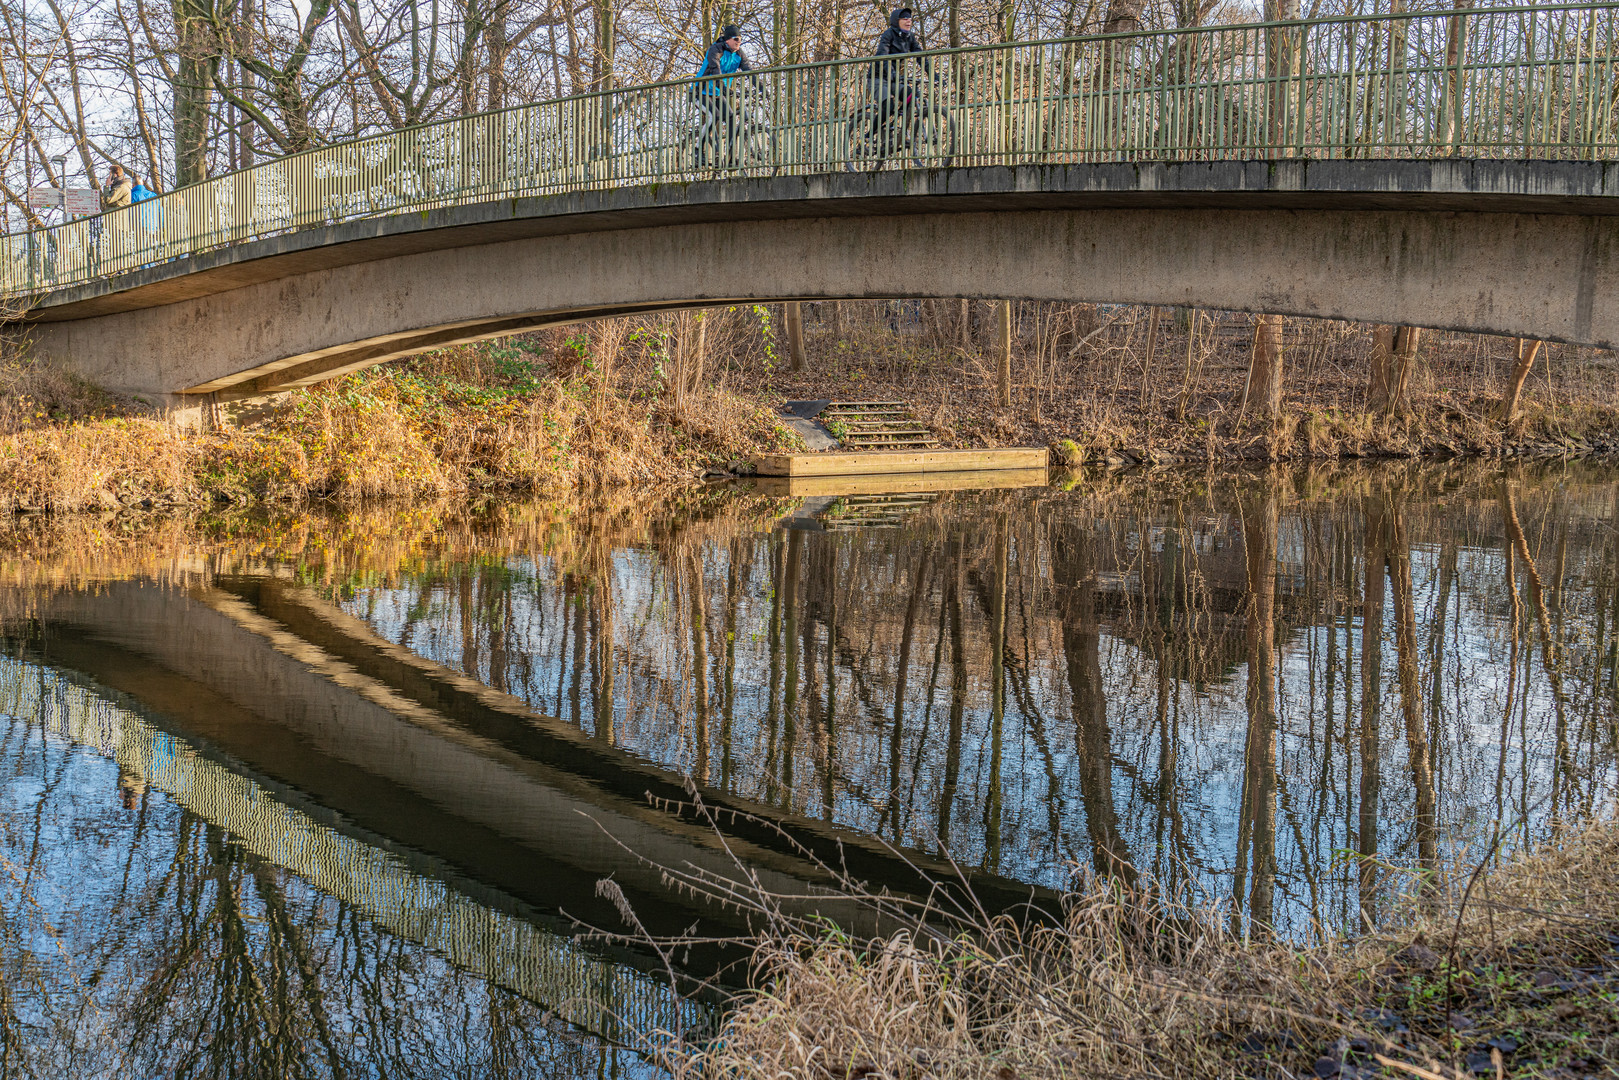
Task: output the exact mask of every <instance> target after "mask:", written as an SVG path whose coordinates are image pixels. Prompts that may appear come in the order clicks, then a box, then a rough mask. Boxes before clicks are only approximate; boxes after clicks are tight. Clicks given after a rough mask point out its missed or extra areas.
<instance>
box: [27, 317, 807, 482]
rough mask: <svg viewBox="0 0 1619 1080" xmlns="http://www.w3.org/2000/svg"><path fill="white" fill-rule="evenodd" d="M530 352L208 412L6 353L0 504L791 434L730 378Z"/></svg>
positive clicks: (499, 478)
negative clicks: (239, 410)
mask: <svg viewBox="0 0 1619 1080" xmlns="http://www.w3.org/2000/svg"><path fill="white" fill-rule="evenodd" d="M615 347H616V346H615ZM506 351H507V352H511V351H514V350H506ZM519 355H520V356H521V357H523V359H521V360H519V361H510V360H508V361H507V365H508V366H507V368H506V369H505V370H499V369H494V368H492V367H491V365H490V364H489V363H488V351H487V350H479V349H471V348H467V349H454V350H446V351H445V352H442V353H439V354H436V355H434V356H431V357H427V358H423V359H420V360H416V361H411V362H406V363H402V364H394V365H387V366H384V367H380V368H376V369H372V370H370V371H366V372H361V373H359V374H356V375H352V376H349V377H347V378H345V379H341V380H336V381H334V382H332V383H328V384H323V385H320V386H317V387H314V388H311V389H310V390H307V391H303V392H299V393H295V394H290V395H287V396H286V397H285V398H283V399H281V400H280V401H279V402H277V403H276V404H275V406H273V407H272V408H271V409H270V410H269V411H268V412H267V413H261V414H259V415H258V416H257V417H256V418H255V420H254V422H252V423H250V424H242V425H240V426H236V425H232V426H227V427H225V428H223V429H214V430H187V429H183V428H180V427H178V426H176V425H174V424H172V423H169V422H166V421H164V420H159V419H152V418H149V417H143V416H140V415H132V414H129V413H127V412H126V413H123V414H119V413H118V412H117V409H116V407H115V405H113V404H111V403H110V402H109V400H108V399H106V398H105V395H101V396H99V397H98V396H97V392H96V391H95V390H94V388H91V387H87V386H85V385H84V384H82V383H79V382H76V381H75V380H73V379H71V378H70V377H68V376H65V375H63V374H61V373H60V372H54V373H53V372H51V371H49V370H47V369H40V368H36V367H34V366H32V365H29V364H27V363H25V362H22V361H17V360H13V361H11V362H8V363H6V364H4V365H0V421H3V423H0V513H10V512H15V511H19V510H20V511H52V512H62V511H83V510H101V509H117V508H119V507H124V506H131V505H138V506H150V505H153V504H165V505H171V504H182V503H203V502H210V501H220V502H233V503H239V502H294V503H301V502H304V501H307V500H310V499H323V500H333V501H337V502H343V503H350V504H352V503H357V502H364V501H368V500H374V499H381V498H405V497H409V498H423V497H426V498H443V497H450V496H464V495H469V494H475V493H479V492H504V493H528V492H547V491H549V492H560V491H565V490H572V489H578V488H585V489H590V488H600V487H604V486H610V485H617V486H623V485H631V486H640V487H643V488H644V487H646V486H647V485H656V484H662V483H668V482H670V481H673V480H677V479H680V480H691V479H694V478H695V477H696V476H698V475H699V474H700V473H701V472H702V471H703V469H704V468H706V467H710V466H713V465H716V464H718V465H723V464H725V463H727V462H731V461H734V460H737V459H742V458H746V457H747V456H748V455H749V454H750V453H752V452H754V451H755V450H758V449H761V448H777V447H780V446H782V445H785V443H784V441H783V440H785V439H787V438H789V436H788V433H787V432H786V431H785V430H784V429H782V428H780V427H779V426H778V425H777V423H776V421H775V418H774V417H773V415H772V414H771V413H770V411H769V410H768V408H766V407H765V406H763V405H762V404H761V403H760V402H758V401H757V400H753V399H749V398H745V397H743V396H741V395H739V394H736V393H733V392H730V391H727V390H724V389H719V388H715V387H713V386H706V385H705V386H696V387H693V386H687V387H686V388H685V389H684V390H683V392H682V393H681V394H680V395H678V397H677V396H675V395H670V394H663V393H659V392H658V390H659V387H658V386H656V385H653V384H650V383H649V381H648V380H647V379H646V377H645V372H644V371H643V370H642V368H640V367H636V366H631V365H621V367H620V369H619V372H618V374H617V375H616V376H615V375H611V374H610V373H607V372H604V371H603V370H602V369H599V368H598V369H596V370H590V369H586V368H582V367H581V366H579V365H578V364H576V363H575V364H546V363H542V362H540V361H538V360H537V359H536V358H535V357H534V354H532V353H519ZM514 364H515V365H517V366H516V367H515V368H514V367H512V365H514ZM563 369H565V370H563ZM8 380H9V381H8ZM108 410H112V412H113V414H112V415H109V414H108ZM8 418H9V419H8Z"/></svg>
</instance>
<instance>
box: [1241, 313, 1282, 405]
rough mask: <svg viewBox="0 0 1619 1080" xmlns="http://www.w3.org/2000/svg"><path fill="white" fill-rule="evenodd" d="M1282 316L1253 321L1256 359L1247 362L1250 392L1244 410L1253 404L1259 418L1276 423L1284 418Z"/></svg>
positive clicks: (1265, 316)
mask: <svg viewBox="0 0 1619 1080" xmlns="http://www.w3.org/2000/svg"><path fill="white" fill-rule="evenodd" d="M1285 323H1286V320H1285V319H1284V318H1283V317H1282V316H1280V315H1261V316H1259V318H1258V319H1257V320H1255V322H1254V349H1253V356H1252V357H1251V358H1250V360H1249V362H1248V389H1247V391H1246V392H1245V394H1244V395H1243V403H1242V405H1243V408H1244V409H1247V407H1248V405H1249V404H1250V403H1252V404H1253V406H1254V408H1255V410H1256V411H1258V413H1259V415H1261V416H1263V417H1264V418H1265V419H1267V420H1275V419H1276V418H1277V417H1279V416H1281V415H1282V336H1283V334H1282V331H1283V327H1284V325H1285Z"/></svg>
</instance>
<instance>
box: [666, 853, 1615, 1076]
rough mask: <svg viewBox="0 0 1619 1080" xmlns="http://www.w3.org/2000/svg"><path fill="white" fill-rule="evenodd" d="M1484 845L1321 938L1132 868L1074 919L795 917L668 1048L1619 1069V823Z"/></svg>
mask: <svg viewBox="0 0 1619 1080" xmlns="http://www.w3.org/2000/svg"><path fill="white" fill-rule="evenodd" d="M1478 858H1479V856H1477V855H1474V856H1470V857H1469V858H1468V859H1465V860H1463V862H1462V863H1461V864H1460V865H1458V866H1457V867H1456V868H1455V869H1454V870H1453V871H1452V872H1450V873H1447V874H1434V873H1427V874H1424V873H1415V872H1413V873H1411V874H1410V876H1409V888H1410V893H1409V895H1408V897H1407V899H1406V901H1405V902H1404V906H1403V908H1402V909H1401V911H1400V912H1399V913H1398V915H1397V916H1396V917H1395V918H1394V919H1393V920H1392V921H1390V922H1388V923H1385V924H1384V926H1383V927H1382V928H1380V929H1379V930H1377V931H1376V932H1374V933H1370V934H1367V935H1365V936H1362V937H1359V938H1350V939H1340V938H1337V937H1334V938H1333V939H1332V940H1330V941H1329V942H1328V943H1326V944H1322V945H1318V946H1315V947H1309V948H1299V947H1293V946H1290V945H1286V944H1282V943H1276V942H1270V941H1266V940H1265V939H1264V938H1263V937H1262V936H1260V935H1258V934H1252V933H1245V931H1244V929H1243V928H1242V927H1241V919H1240V918H1236V919H1233V918H1232V917H1231V916H1230V915H1229V913H1227V912H1225V911H1223V910H1220V909H1215V908H1192V907H1186V906H1180V905H1176V904H1174V903H1170V902H1167V901H1166V900H1165V898H1164V897H1163V896H1161V895H1159V894H1158V893H1157V892H1155V890H1154V888H1153V887H1152V886H1151V885H1150V884H1148V883H1146V882H1145V881H1141V882H1135V883H1133V884H1126V883H1125V882H1126V881H1133V875H1120V876H1116V877H1115V878H1114V879H1112V880H1111V881H1092V882H1091V883H1089V884H1088V885H1086V886H1085V887H1083V888H1082V889H1081V890H1080V891H1078V892H1076V893H1074V894H1072V895H1071V896H1070V897H1069V898H1068V905H1067V921H1066V924H1065V925H1064V926H1062V927H1060V928H1056V929H1045V930H1036V931H1020V930H1019V929H1018V928H1017V927H1016V926H1015V925H1013V924H1012V923H1010V922H1009V921H1006V920H993V921H988V922H985V921H983V920H979V919H972V918H967V919H964V920H963V921H962V925H961V926H959V927H957V931H958V932H956V933H953V934H947V935H933V936H929V935H928V934H926V933H924V932H923V931H922V930H921V929H920V928H918V929H916V930H914V931H912V932H909V933H900V934H896V935H894V936H893V937H890V938H888V939H887V940H885V941H880V942H875V943H870V944H867V943H862V942H856V941H851V940H849V939H848V938H846V937H844V936H842V935H841V934H838V933H835V932H829V931H819V930H817V929H815V928H810V927H799V928H793V929H784V930H783V931H782V932H780V933H777V934H775V935H772V936H770V937H768V938H767V939H765V940H763V941H761V942H760V943H759V946H758V948H757V951H756V955H755V963H756V985H757V986H758V987H759V989H758V990H756V991H755V992H753V993H750V994H748V995H745V996H744V997H742V998H741V999H739V1000H738V1001H737V1002H736V1003H735V1007H734V1008H733V1009H732V1010H731V1011H730V1012H729V1013H727V1015H726V1018H725V1021H724V1023H723V1026H722V1027H721V1029H720V1031H719V1032H718V1033H717V1035H716V1036H715V1037H714V1038H713V1039H712V1040H711V1041H709V1042H708V1043H707V1045H706V1046H704V1047H690V1048H687V1049H685V1050H684V1051H682V1052H679V1053H676V1054H674V1055H673V1056H672V1058H671V1061H670V1065H671V1067H672V1071H673V1072H674V1073H675V1075H676V1076H677V1077H681V1078H686V1077H692V1078H696V1077H715V1076H724V1077H730V1078H733V1080H754V1078H758V1080H764V1078H767V1077H769V1078H776V1077H781V1076H793V1077H801V1078H806V1080H810V1078H815V1080H821V1078H825V1080H853V1078H857V1077H895V1078H899V1077H906V1078H911V1077H917V1078H920V1077H924V1076H925V1077H932V1078H938V1080H945V1078H954V1077H975V1078H979V1077H994V1078H997V1080H1012V1078H1032V1077H1093V1076H1111V1077H1142V1078H1146V1077H1153V1078H1158V1077H1168V1076H1177V1077H1185V1076H1199V1077H1202V1076H1207V1077H1215V1076H1230V1077H1297V1076H1314V1077H1322V1078H1327V1077H1339V1078H1341V1080H1359V1078H1364V1077H1371V1076H1383V1077H1408V1078H1421V1080H1461V1078H1464V1077H1469V1076H1485V1077H1505V1076H1514V1077H1545V1078H1559V1080H1562V1078H1573V1077H1585V1076H1592V1077H1595V1076H1613V1075H1614V1074H1615V1070H1616V1069H1619V1004H1616V991H1619V827H1615V826H1614V825H1613V824H1612V823H1608V824H1603V825H1597V826H1592V827H1589V828H1586V829H1584V830H1583V831H1574V832H1572V833H1567V834H1564V835H1563V836H1561V837H1560V838H1557V839H1553V840H1549V841H1547V842H1545V843H1543V844H1542V845H1540V846H1539V847H1537V848H1535V849H1534V850H1532V851H1531V852H1529V853H1527V854H1524V855H1521V856H1519V857H1514V858H1509V859H1507V860H1505V861H1504V862H1502V863H1501V864H1500V865H1498V866H1490V865H1488V863H1489V860H1488V859H1485V860H1484V862H1485V866H1484V867H1483V868H1480V867H1479V866H1478V864H1477V859H1478ZM1375 872H1377V871H1375V870H1374V873H1375Z"/></svg>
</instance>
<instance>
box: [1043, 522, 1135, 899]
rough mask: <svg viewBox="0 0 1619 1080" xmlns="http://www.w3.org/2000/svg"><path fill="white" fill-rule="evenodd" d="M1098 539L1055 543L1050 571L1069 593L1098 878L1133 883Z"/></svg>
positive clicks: (1073, 682)
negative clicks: (1118, 792) (1118, 784)
mask: <svg viewBox="0 0 1619 1080" xmlns="http://www.w3.org/2000/svg"><path fill="white" fill-rule="evenodd" d="M1095 544H1096V539H1095V537H1094V536H1091V535H1086V534H1084V533H1081V532H1078V531H1077V530H1075V531H1073V532H1069V533H1066V534H1064V535H1062V536H1060V537H1059V538H1058V539H1057V540H1056V541H1055V542H1054V548H1055V550H1054V551H1053V558H1052V567H1053V572H1054V574H1055V576H1056V578H1057V581H1058V582H1059V584H1060V587H1062V588H1063V589H1065V590H1066V592H1067V594H1068V602H1067V605H1066V607H1065V610H1064V611H1063V622H1062V650H1063V659H1064V660H1065V661H1066V665H1067V670H1068V691H1069V695H1070V700H1071V702H1072V707H1073V716H1074V727H1075V730H1076V733H1077V737H1076V743H1075V751H1076V754H1077V756H1078V759H1079V766H1080V777H1079V784H1080V798H1081V800H1082V801H1083V802H1084V804H1085V827H1086V829H1087V831H1088V832H1089V833H1090V840H1091V850H1092V852H1093V856H1092V858H1093V862H1094V865H1095V867H1096V870H1097V872H1098V873H1102V874H1118V875H1120V876H1121V877H1123V878H1125V879H1126V880H1127V881H1134V879H1135V869H1134V866H1133V864H1132V863H1131V861H1130V853H1129V849H1128V848H1127V847H1126V845H1125V841H1124V837H1123V835H1122V834H1121V833H1120V831H1119V816H1118V811H1117V810H1116V809H1115V807H1114V803H1113V738H1112V735H1111V733H1110V732H1109V731H1108V725H1107V695H1106V691H1105V690H1104V688H1103V682H1102V628H1101V625H1100V624H1099V622H1098V619H1097V613H1096V570H1097V567H1096V551H1095Z"/></svg>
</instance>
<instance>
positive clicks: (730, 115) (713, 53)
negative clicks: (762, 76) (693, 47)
mask: <svg viewBox="0 0 1619 1080" xmlns="http://www.w3.org/2000/svg"><path fill="white" fill-rule="evenodd" d="M752 70H753V68H752V66H751V65H750V64H749V63H748V58H747V57H746V56H744V55H743V53H742V28H741V27H739V26H736V25H734V24H731V25H727V26H726V27H725V29H723V30H721V31H720V36H719V37H718V38H716V39H715V41H714V43H713V44H712V45H710V46H709V47H708V52H707V53H705V54H704V55H703V62H702V64H700V65H699V66H698V68H697V85H696V86H695V88H694V90H695V93H696V95H697V104H698V105H700V106H701V107H702V109H703V111H704V112H706V113H707V114H708V116H709V122H710V124H711V125H712V129H713V131H714V138H713V139H712V140H708V141H711V142H712V144H713V145H714V146H715V147H716V148H717V147H718V146H720V145H722V140H723V145H735V142H736V139H737V135H738V133H739V129H740V125H739V124H738V122H737V120H738V118H737V115H736V107H735V106H734V105H733V104H732V103H731V94H730V91H731V83H732V81H733V80H732V79H731V78H729V77H726V78H720V77H718V76H733V75H735V74H736V73H737V72H739V71H752Z"/></svg>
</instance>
